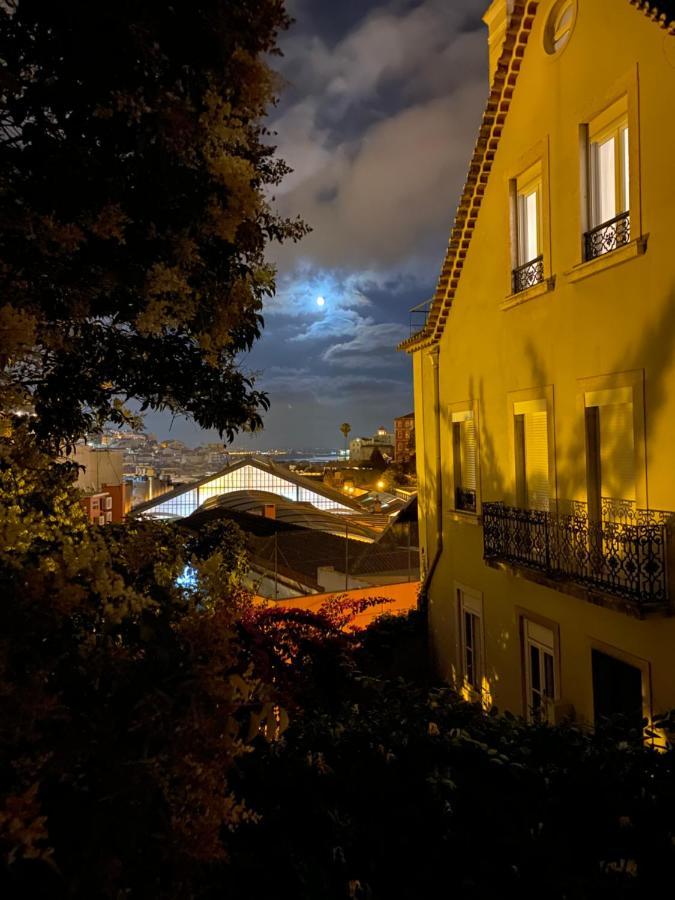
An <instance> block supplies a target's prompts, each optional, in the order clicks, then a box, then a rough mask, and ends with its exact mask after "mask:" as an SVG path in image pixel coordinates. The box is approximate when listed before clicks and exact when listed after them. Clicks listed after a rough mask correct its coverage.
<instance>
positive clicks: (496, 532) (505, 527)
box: [482, 501, 673, 611]
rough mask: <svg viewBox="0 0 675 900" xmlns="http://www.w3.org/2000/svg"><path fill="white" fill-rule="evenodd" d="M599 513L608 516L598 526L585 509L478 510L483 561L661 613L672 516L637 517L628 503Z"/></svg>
mask: <svg viewBox="0 0 675 900" xmlns="http://www.w3.org/2000/svg"><path fill="white" fill-rule="evenodd" d="M613 505H614V506H615V507H616V508H615V509H614V510H613V509H612V507H613ZM603 506H604V507H605V511H606V512H607V514H608V515H607V517H603V518H602V520H600V521H597V520H594V519H593V518H590V517H589V515H588V507H587V506H586V504H585V503H571V504H569V512H565V513H561V512H560V510H559V511H558V512H545V511H543V510H535V509H519V508H517V507H512V506H506V505H505V504H503V503H483V506H482V511H483V545H484V556H485V559H486V560H495V561H503V562H507V563H512V564H514V565H516V566H523V567H525V568H530V569H535V570H537V571H539V572H542V573H544V574H545V575H547V576H549V577H551V578H555V579H558V580H566V581H570V582H574V583H576V584H579V585H583V586H585V587H588V588H592V589H596V590H598V591H601V592H603V593H606V594H610V595H612V596H615V597H620V598H622V599H623V600H627V601H629V602H630V603H631V605H635V606H637V607H639V608H640V609H642V610H645V611H646V610H649V609H655V608H662V607H663V606H664V605H665V604H667V602H668V579H667V545H668V522H669V520H670V519H671V517H672V516H673V514H672V513H666V512H661V511H656V510H638V509H636V508H635V507H634V505H633V504H630V503H628V501H625V502H624V501H619V502H618V504H613V501H603ZM612 514H613V518H610V515H612ZM603 515H604V513H603Z"/></svg>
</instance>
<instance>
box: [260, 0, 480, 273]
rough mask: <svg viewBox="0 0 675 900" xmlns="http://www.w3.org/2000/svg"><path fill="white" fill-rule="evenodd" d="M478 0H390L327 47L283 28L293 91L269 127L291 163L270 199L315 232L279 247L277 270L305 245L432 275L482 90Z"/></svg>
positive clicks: (362, 264)
mask: <svg viewBox="0 0 675 900" xmlns="http://www.w3.org/2000/svg"><path fill="white" fill-rule="evenodd" d="M483 6H484V3H482V2H477V0H461V2H455V3H454V4H452V7H451V8H448V4H447V2H445V0H426V2H422V3H417V4H415V5H414V6H412V8H411V7H410V4H406V5H405V6H403V5H401V4H399V5H398V6H397V4H389V5H388V7H387V8H385V7H378V8H376V9H375V10H373V11H372V12H371V13H370V14H369V15H366V16H365V17H364V18H363V20H362V21H361V22H360V23H359V24H358V26H357V27H356V28H354V29H352V30H351V31H350V32H349V33H348V34H347V35H346V36H345V37H344V38H343V39H342V40H340V41H339V42H338V43H337V44H336V45H335V46H333V47H331V46H330V45H329V43H328V42H327V41H326V40H324V39H322V38H321V37H319V36H318V35H316V34H315V35H313V36H311V37H309V38H308V37H307V35H304V34H302V33H300V34H296V35H295V36H293V37H291V38H289V40H288V42H287V43H286V45H285V47H284V49H285V53H286V55H287V60H286V63H285V66H284V69H285V74H286V76H287V77H288V78H289V80H290V81H291V83H292V84H293V85H294V86H295V87H294V91H295V93H296V94H298V93H299V96H298V97H297V99H296V100H295V102H292V103H291V104H290V105H289V106H288V107H287V108H285V109H284V110H283V111H282V114H281V115H280V117H279V118H278V119H277V120H276V121H275V123H274V127H275V129H276V131H277V132H278V144H279V152H280V154H281V155H282V156H283V157H284V158H285V159H286V160H287V162H288V163H289V164H290V165H291V166H292V167H293V168H294V169H295V171H294V173H293V174H292V175H291V176H289V177H288V178H287V179H286V180H285V182H284V184H283V186H282V190H281V192H280V193H279V195H278V197H277V202H278V204H279V207H280V209H281V211H282V212H283V213H285V214H289V215H293V214H296V213H300V214H301V215H302V216H303V217H304V218H305V219H306V221H307V222H308V223H309V224H310V225H311V226H312V228H313V232H312V234H310V235H309V236H308V237H307V238H306V239H305V240H304V241H303V242H302V244H301V246H300V248H297V247H290V248H282V250H281V251H280V253H279V254H278V255H277V260H278V262H279V265H280V268H281V271H284V272H286V271H290V270H292V269H293V267H294V265H295V263H296V262H297V260H298V258H299V256H298V255H299V253H301V254H302V256H303V258H304V259H306V260H310V261H311V262H312V263H314V264H315V265H316V266H318V267H328V268H350V267H351V268H358V269H362V270H372V271H385V270H387V271H392V270H396V271H398V272H399V273H406V272H407V273H413V274H415V275H416V276H417V277H419V278H426V279H428V280H434V279H435V274H436V272H437V271H438V268H439V266H440V263H441V261H442V254H443V245H444V243H445V241H446V240H447V234H448V231H449V228H450V224H451V221H452V218H453V213H454V209H455V206H456V202H457V197H458V195H459V191H460V189H461V186H462V183H463V180H464V177H465V174H466V165H467V162H468V158H469V155H470V151H471V148H472V145H473V141H474V139H475V135H476V133H477V127H478V123H479V119H480V114H481V111H482V108H483V105H484V102H485V99H486V96H487V78H486V74H485V59H486V41H485V33H484V29H483V28H482V26H480V24H479V17H478V15H477V12H478V11H479V10H480V11H482V7H483ZM389 7H391V8H389ZM469 15H471V16H472V18H471V20H470V21H471V22H472V24H473V25H474V27H473V29H472V30H470V31H467V30H463V29H464V27H465V26H466V23H467V21H469V20H468V18H467V17H468V16H469ZM432 272H433V275H431V273H432Z"/></svg>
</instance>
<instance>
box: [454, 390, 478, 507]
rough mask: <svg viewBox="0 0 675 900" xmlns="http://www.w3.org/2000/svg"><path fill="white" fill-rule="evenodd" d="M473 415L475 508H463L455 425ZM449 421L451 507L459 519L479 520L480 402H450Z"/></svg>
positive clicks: (459, 458) (460, 468)
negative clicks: (459, 504)
mask: <svg viewBox="0 0 675 900" xmlns="http://www.w3.org/2000/svg"><path fill="white" fill-rule="evenodd" d="M469 416H470V417H471V418H472V420H473V427H474V452H475V471H476V487H475V494H476V500H475V508H474V509H473V510H467V509H461V508H459V507H458V504H457V490H458V488H462V487H463V485H462V483H461V470H462V466H461V456H459V457H458V450H459V449H460V448H459V447H458V446H457V441H456V436H455V427H454V426H455V425H456V424H461V421H458V420H460V417H469ZM448 422H449V445H450V446H449V451H450V457H449V458H450V461H451V465H450V472H451V494H450V509H451V511H452V513H453V514H454V515H455V516H457V520H458V521H459V520H460V519H461V520H465V519H466V520H470V521H471V520H477V518H478V516H479V515H480V508H481V482H480V421H479V417H478V402H477V401H475V400H473V401H472V400H461V401H458V402H456V403H450V404H449V406H448Z"/></svg>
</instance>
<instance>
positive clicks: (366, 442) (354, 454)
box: [349, 425, 394, 462]
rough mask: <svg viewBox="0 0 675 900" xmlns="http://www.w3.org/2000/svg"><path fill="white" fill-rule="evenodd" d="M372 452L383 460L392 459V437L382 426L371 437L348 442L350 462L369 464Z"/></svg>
mask: <svg viewBox="0 0 675 900" xmlns="http://www.w3.org/2000/svg"><path fill="white" fill-rule="evenodd" d="M374 450H379V451H380V453H381V454H382V456H384V457H385V458H386V457H389V458H390V459H393V458H394V435H393V434H392V432H391V431H387V429H386V428H384V426H382V425H380V427H379V428H378V429H377V431H376V432H375V434H374V435H373V436H372V437H357V438H353V439H352V440H351V441H350V442H349V459H350V462H370V457H371V456H372V455H373V451H374Z"/></svg>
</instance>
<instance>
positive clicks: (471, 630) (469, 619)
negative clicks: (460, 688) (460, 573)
mask: <svg viewBox="0 0 675 900" xmlns="http://www.w3.org/2000/svg"><path fill="white" fill-rule="evenodd" d="M457 608H458V612H459V644H460V666H461V676H462V681H463V684H464V686H466V687H468V688H470V689H471V690H472V691H474V692H475V693H477V694H480V693H481V692H482V687H483V677H484V665H483V646H484V640H483V637H484V635H483V598H482V596H481V594H480V593H479V592H478V591H472V590H470V589H469V588H457Z"/></svg>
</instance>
